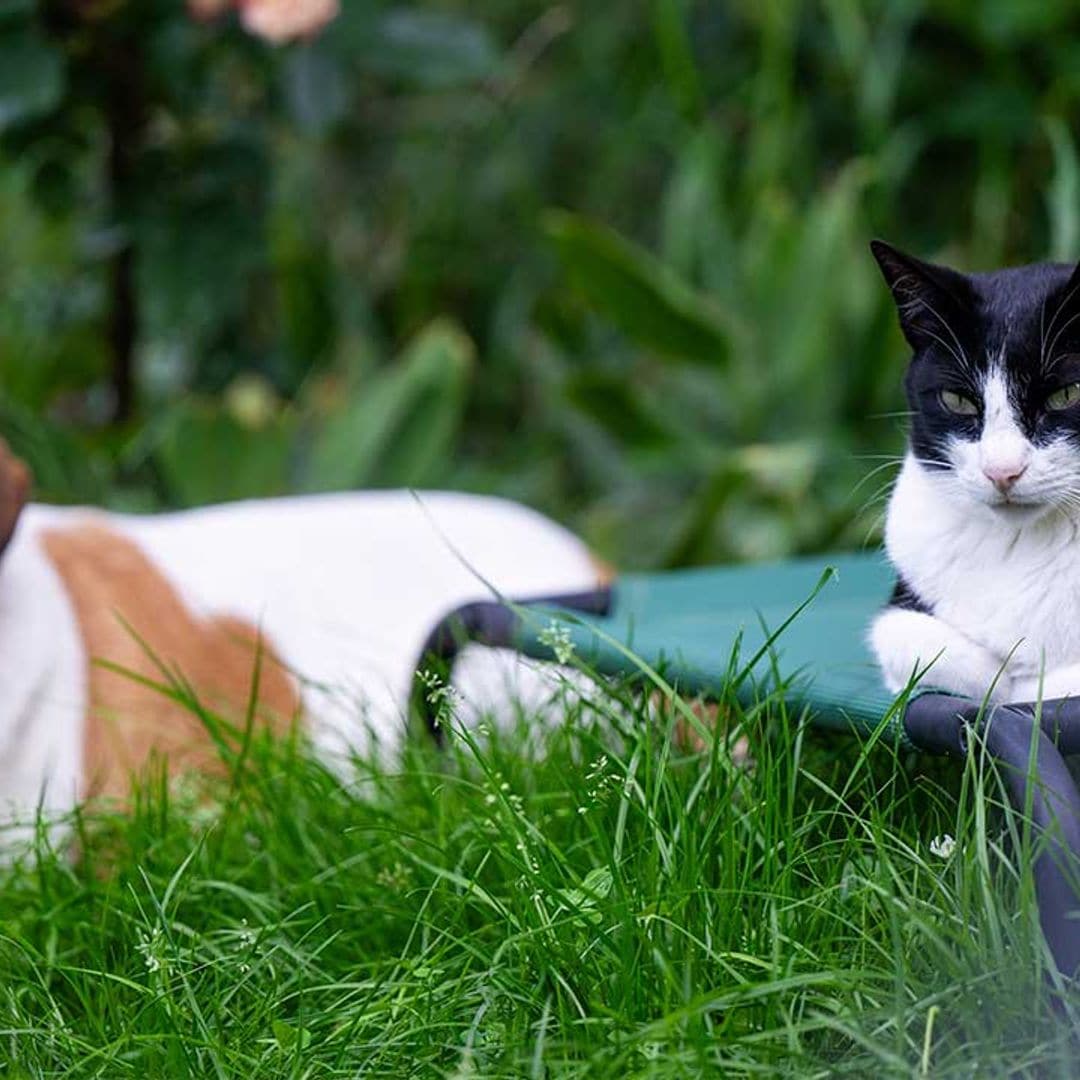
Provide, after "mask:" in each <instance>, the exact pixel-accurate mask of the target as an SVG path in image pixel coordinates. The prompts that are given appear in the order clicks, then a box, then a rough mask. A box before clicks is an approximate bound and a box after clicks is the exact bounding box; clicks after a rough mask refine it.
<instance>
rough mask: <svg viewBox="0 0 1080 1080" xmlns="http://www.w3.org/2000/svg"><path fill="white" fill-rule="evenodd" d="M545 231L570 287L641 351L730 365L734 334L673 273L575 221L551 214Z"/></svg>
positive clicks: (605, 231)
mask: <svg viewBox="0 0 1080 1080" xmlns="http://www.w3.org/2000/svg"><path fill="white" fill-rule="evenodd" d="M545 228H546V231H547V234H548V236H549V237H550V238H551V240H552V241H553V242H554V244H555V247H556V250H557V252H558V254H559V258H560V260H561V262H562V264H563V266H564V268H565V269H566V272H567V276H568V278H569V280H570V282H571V284H572V285H574V286H575V287H576V289H577V290H578V291H579V292H580V293H581V294H582V296H583V297H584V298H585V299H586V300H587V301H588V302H589V303H590V304H591V305H592V306H593V307H594V308H596V310H597V311H598V312H600V313H601V314H602V315H605V316H606V317H607V318H609V319H610V320H611V321H612V322H613V323H615V325H616V326H618V327H619V329H620V330H622V331H623V332H624V333H625V334H627V335H628V336H629V337H631V338H633V339H634V340H635V341H636V342H638V344H640V345H644V346H646V347H647V348H649V349H652V350H654V351H656V352H657V353H660V354H662V355H664V356H667V357H669V358H672V359H680V360H692V361H695V362H697V363H702V364H710V365H714V366H718V367H721V366H724V365H726V364H727V362H728V360H729V359H730V356H731V351H732V327H731V326H730V325H729V324H728V323H727V321H726V320H725V319H724V318H723V317H722V316H721V315H720V313H719V312H717V311H716V310H715V309H714V308H713V306H712V305H710V304H709V303H708V302H707V301H706V300H705V299H704V298H703V297H702V296H700V295H699V294H698V293H697V292H696V291H695V290H694V289H692V288H691V287H690V286H689V285H687V284H686V282H685V281H683V279H682V278H680V277H679V276H678V275H676V274H675V273H674V272H673V271H672V270H671V269H670V267H668V266H666V265H664V264H663V263H662V262H660V261H659V260H658V259H657V258H656V257H655V256H653V255H650V254H649V253H648V252H646V251H644V250H643V249H641V248H639V247H638V246H637V245H635V244H632V243H631V242H630V241H629V240H626V239H624V238H623V237H621V236H620V235H619V234H618V233H616V232H615V231H614V230H612V229H609V228H608V227H607V226H604V225H600V224H597V223H595V222H591V221H588V220H587V219H585V218H582V217H578V216H576V215H574V214H569V213H566V212H564V211H561V210H553V211H550V212H549V213H548V214H547V215H546V218H545Z"/></svg>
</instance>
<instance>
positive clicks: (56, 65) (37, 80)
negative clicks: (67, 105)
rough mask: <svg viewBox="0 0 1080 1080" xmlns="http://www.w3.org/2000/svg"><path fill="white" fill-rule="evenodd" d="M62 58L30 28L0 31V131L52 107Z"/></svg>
mask: <svg viewBox="0 0 1080 1080" xmlns="http://www.w3.org/2000/svg"><path fill="white" fill-rule="evenodd" d="M63 95H64V58H63V56H62V54H61V53H60V51H59V50H57V49H54V48H53V47H52V46H51V45H49V44H48V42H46V41H45V40H44V39H43V38H41V37H40V36H39V35H38V34H36V33H35V32H34V31H33V30H30V29H29V28H27V29H22V30H19V31H12V32H8V33H0V132H3V131H6V130H8V129H9V128H12V127H14V126H15V125H17V124H22V123H24V122H25V121H27V120H33V119H34V118H35V117H38V116H41V115H42V114H43V113H47V112H49V111H50V110H51V109H54V108H56V106H57V105H58V104H59V103H60V99H61V98H62V97H63Z"/></svg>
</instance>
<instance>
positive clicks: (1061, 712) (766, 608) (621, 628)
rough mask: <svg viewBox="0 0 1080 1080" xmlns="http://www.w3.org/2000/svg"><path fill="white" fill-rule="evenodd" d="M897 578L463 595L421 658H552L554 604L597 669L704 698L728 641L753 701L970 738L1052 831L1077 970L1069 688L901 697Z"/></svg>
mask: <svg viewBox="0 0 1080 1080" xmlns="http://www.w3.org/2000/svg"><path fill="white" fill-rule="evenodd" d="M892 587H893V573H892V571H891V569H890V568H889V566H888V564H887V563H886V561H885V559H884V556H882V555H881V554H872V555H845V556H836V557H832V558H829V559H824V558H813V559H795V560H790V561H787V562H782V563H773V564H768V565H760V566H739V567H728V568H720V569H698V570H683V571H674V572H669V573H660V574H627V575H625V576H621V577H619V578H618V579H617V581H616V582H615V583H613V584H612V585H611V586H608V587H605V588H602V589H597V590H596V591H594V592H588V593H581V594H576V595H572V596H561V597H543V598H535V597H534V598H509V599H508V602H501V601H497V600H492V601H484V602H480V603H471V604H467V605H465V606H463V607H461V608H459V609H457V610H456V611H453V612H450V613H448V614H447V616H446V617H445V618H444V619H443V620H442V621H441V622H440V623H439V625H438V626H437V627H435V628H434V630H433V631H432V633H431V634H430V635H429V637H428V639H427V642H426V644H425V648H424V650H423V655H422V656H421V658H420V666H421V667H424V666H427V665H429V664H431V663H432V662H433V661H435V662H438V663H440V664H441V665H444V666H445V667H447V668H449V667H452V665H453V662H454V658H455V656H456V655H457V653H458V652H459V651H460V650H461V648H463V647H464V645H465V644H467V643H469V642H477V643H481V644H486V645H490V646H496V647H502V648H513V649H516V650H518V651H519V652H521V653H523V654H525V655H528V656H530V657H535V658H537V659H541V660H551V659H553V650H552V646H551V643H550V638H549V635H548V634H546V633H545V632H544V631H545V628H546V627H547V626H548V625H549V622H550V618H551V617H558V616H559V615H560V614H562V615H565V616H568V617H567V618H566V619H565V620H563V621H562V622H561V625H562V626H563V627H564V628H565V631H566V632H567V633H568V634H569V636H570V640H571V641H572V642H573V644H574V646H575V652H576V654H577V656H579V657H580V658H581V659H582V660H583V661H584V662H585V663H586V664H587V665H588V666H589V667H590V668H592V669H594V670H596V671H599V672H602V673H605V674H611V675H622V676H625V675H633V674H636V673H638V672H639V671H640V665H639V663H638V662H637V661H635V659H634V658H635V657H636V658H638V659H639V660H640V661H644V662H645V663H647V664H649V665H650V666H652V667H654V668H659V669H660V670H662V671H663V673H664V676H665V678H667V679H668V681H670V682H671V683H672V684H673V685H675V686H676V687H677V688H678V689H679V690H680V692H683V693H687V694H702V695H705V696H709V695H710V693H718V692H720V690H721V688H722V687H724V686H725V685H727V684H728V683H729V681H730V678H731V657H732V653H733V650H734V649H735V647H736V645H738V652H739V657H740V658H741V659H740V663H742V664H743V665H744V666H745V667H748V670H747V672H746V677H745V678H743V679H742V681H741V683H740V684H739V687H738V692H739V694H740V695H743V696H745V697H746V699H747V700H748V701H750V700H754V699H755V698H759V697H760V695H761V694H762V693H768V692H770V691H775V690H777V689H780V690H781V692H782V693H783V695H784V697H785V700H786V701H788V703H789V704H790V705H791V706H793V707H795V708H802V707H806V708H808V709H809V714H810V715H811V717H812V721H813V723H814V724H815V725H817V726H821V727H829V728H834V729H841V730H845V731H849V732H852V733H854V734H857V735H862V736H871V735H876V736H877V737H879V738H885V739H893V740H899V741H900V742H902V743H904V744H906V745H909V746H911V747H913V748H915V749H918V750H921V751H925V752H927V753H931V754H949V755H954V756H964V755H965V754H966V753H967V751H968V744H969V741H970V740H971V737H972V735H973V734H976V735H977V736H978V738H979V740H980V741H981V743H982V745H983V746H984V747H985V749H986V751H987V752H988V753H989V754H990V755H991V756H993V757H994V758H996V759H997V761H998V762H999V763H1000V764H1001V765H1002V766H1003V774H1004V776H1005V779H1006V783H1007V784H1008V785H1009V790H1010V795H1011V797H1012V800H1013V803H1014V805H1015V806H1017V807H1018V808H1020V809H1024V808H1026V807H1028V805H1029V802H1030V812H1031V817H1032V820H1033V822H1034V824H1035V825H1036V827H1037V828H1038V829H1040V830H1045V831H1046V832H1047V841H1048V842H1047V843H1045V844H1043V845H1041V848H1040V854H1039V855H1038V856H1037V858H1036V862H1035V866H1034V874H1035V881H1036V888H1037V890H1038V901H1039V912H1040V918H1041V922H1042V927H1043V932H1044V933H1045V935H1046V939H1047V942H1048V944H1049V946H1050V949H1051V951H1052V953H1053V955H1054V958H1055V960H1056V962H1057V964H1058V967H1059V968H1060V969H1061V971H1062V972H1064V973H1065V974H1067V975H1073V974H1075V973H1076V972H1077V970H1078V969H1080V922H1077V918H1078V917H1080V892H1078V890H1077V885H1078V883H1080V792H1078V791H1077V788H1076V785H1075V784H1074V783H1073V780H1072V778H1071V776H1070V773H1069V771H1068V769H1067V768H1066V765H1065V762H1064V760H1063V755H1068V754H1075V753H1080V700H1072V699H1064V700H1060V701H1045V702H1043V703H1042V706H1041V708H1037V707H1036V706H1035V705H1034V704H1032V703H1016V704H1009V705H1002V706H997V707H996V708H992V709H983V707H982V703H981V702H978V701H975V700H972V699H968V698H962V697H954V696H951V695H947V694H940V693H933V692H922V693H917V694H915V695H912V697H911V698H910V700H908V701H906V702H903V701H901V702H900V703H899V704H897V702H896V698H895V695H893V694H890V693H889V691H888V690H886V688H885V687H884V686H883V685H882V683H881V680H880V678H879V676H878V672H877V668H876V666H875V664H874V661H873V658H872V656H871V655H870V653H869V651H868V649H867V645H866V629H867V627H868V625H869V623H870V620H871V618H872V617H873V614H874V612H875V611H877V610H878V609H879V608H880V607H881V606H882V605H883V604H884V603H885V602H886V600H887V599H888V596H889V594H890V592H891V590H892ZM793 613H797V614H795V617H794V618H792V615H793ZM544 639H547V641H546V642H545V640H544ZM628 652H629V653H631V654H632V655H628ZM740 670H741V669H740ZM778 678H779V679H780V687H779V688H778V686H777V682H776V680H777V679H778ZM429 720H430V717H429ZM1033 743H1034V755H1035V756H1034V769H1033V770H1032V769H1031V768H1030V763H1031V760H1032V758H1031V754H1032V748H1033Z"/></svg>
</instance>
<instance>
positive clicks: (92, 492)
mask: <svg viewBox="0 0 1080 1080" xmlns="http://www.w3.org/2000/svg"><path fill="white" fill-rule="evenodd" d="M200 6H201V5H200ZM210 6H211V7H227V6H229V5H227V4H225V3H221V4H218V3H217V2H216V0H214V3H212V4H210ZM1075 23H1076V15H1075V14H1074V11H1073V8H1072V5H1070V4H1068V3H1066V2H1065V0H1053V2H1046V3H1041V4H1038V5H1030V4H1024V5H1018V4H1015V3H1012V2H1010V0H984V2H982V3H980V4H977V5H965V4H959V3H956V2H954V0H791V2H775V3H767V4H764V5H762V4H748V3H743V2H741V0H738V2H733V3H730V4H724V5H716V4H707V3H703V2H697V0H634V2H631V3H626V4H621V5H616V6H614V7H613V6H611V5H606V6H597V5H587V4H576V3H567V4H559V5H555V6H548V5H545V4H540V3H537V2H534V0H514V2H510V0H500V2H499V3H494V4H489V5H486V6H485V7H484V9H483V11H479V10H478V9H477V8H476V6H475V5H466V4H464V3H462V2H460V0H447V2H442V3H438V4H436V3H435V2H434V0H432V2H425V3H420V2H415V3H413V4H412V5H402V4H396V3H395V4H389V3H383V2H381V0H371V2H365V3H363V4H359V3H357V4H347V5H344V6H343V10H342V11H341V13H340V15H339V16H338V17H337V18H336V19H335V20H334V21H333V22H331V23H329V25H327V26H326V27H325V28H324V29H323V30H322V32H321V33H320V34H318V35H317V36H315V37H310V38H308V39H305V40H302V41H298V42H295V43H293V44H290V45H285V46H282V47H273V46H271V45H269V44H267V43H266V42H263V41H261V40H259V39H258V38H256V37H253V36H251V34H249V33H247V32H246V31H245V30H244V28H243V26H242V25H241V24H240V21H239V20H238V18H237V17H236V16H235V15H226V16H223V17H222V18H218V19H216V20H197V19H195V18H192V17H191V16H190V15H189V14H188V13H187V12H186V11H184V10H183V8H182V6H181V5H180V4H179V3H178V2H174V0H169V2H166V0H152V2H148V3H140V4H135V3H134V2H133V0H112V2H110V3H93V4H88V3H82V2H79V3H76V2H75V0H13V2H9V3H4V4H0V152H2V153H4V154H5V160H6V162H7V165H6V166H5V168H4V170H3V171H2V172H0V226H2V228H3V235H4V237H5V243H4V245H3V246H2V249H0V385H2V387H3V392H4V401H3V402H2V408H3V417H4V418H7V417H9V416H10V417H11V418H12V419H11V420H10V421H8V420H6V419H5V421H4V432H5V434H6V433H10V434H11V435H12V436H13V438H14V439H15V441H17V442H19V444H20V446H21V447H22V449H23V450H24V451H26V452H27V453H28V454H29V455H30V456H31V457H32V458H33V462H34V464H35V466H36V467H37V471H38V475H39V482H40V488H41V491H42V492H43V494H45V495H47V496H50V497H53V498H60V499H98V498H102V497H105V498H107V499H108V500H109V501H111V502H113V503H114V504H117V505H124V506H156V505H160V504H163V503H164V504H184V503H188V502H192V501H201V500H203V499H207V498H221V497H233V496H236V495H241V494H247V493H250V494H257V493H265V492H272V491H278V490H282V489H283V488H301V489H320V488H325V487H329V486H337V485H342V484H361V483H362V484H374V485H380V484H398V483H404V482H409V483H419V484H425V485H453V486H462V487H467V488H472V489H477V490H485V491H496V492H499V493H503V494H508V495H511V496H514V497H517V498H519V499H523V500H525V501H528V502H531V503H533V504H535V505H537V506H539V507H540V508H542V509H545V510H547V511H549V512H552V513H554V514H556V515H557V516H559V517H560V518H563V519H564V520H567V521H568V522H569V523H571V524H572V525H574V526H575V527H576V528H578V529H579V530H580V531H582V532H584V533H585V534H587V535H588V537H589V539H590V540H591V541H592V542H593V544H594V545H595V546H597V547H599V548H600V549H602V550H603V552H604V553H605V554H607V555H608V556H610V557H612V558H614V559H615V560H616V561H617V562H619V563H621V564H623V565H635V564H638V565H640V564H646V565H671V564H675V563H683V562H695V561H715V560H718V559H726V558H741V557H762V556H765V555H770V554H782V553H785V552H788V551H791V550H796V549H815V548H823V547H826V546H833V545H858V544H861V543H863V542H865V541H866V540H867V539H869V538H872V537H873V535H874V530H875V527H876V526H875V521H876V517H877V510H878V509H879V506H878V504H877V495H878V494H879V493H880V489H881V488H883V486H884V484H885V482H886V481H887V479H888V475H887V472H888V470H887V466H888V463H889V460H890V458H891V456H892V455H895V453H896V452H897V450H898V449H899V446H900V429H901V426H902V425H901V424H900V423H899V421H898V419H897V417H896V415H895V414H896V413H897V410H898V409H900V408H901V396H900V390H899V382H900V373H901V370H902V363H903V347H902V343H901V341H900V339H899V335H898V334H897V333H896V331H895V328H894V326H893V317H892V313H891V311H890V309H889V303H888V300H887V298H886V296H885V291H884V289H883V287H882V286H881V284H880V282H879V281H878V280H877V277H876V271H875V269H874V268H873V266H872V263H871V261H870V259H869V257H868V255H867V253H866V241H867V239H868V238H869V237H870V236H871V235H873V234H874V233H882V234H884V235H886V236H888V237H889V238H890V239H892V240H894V241H896V242H898V243H900V244H901V245H904V246H907V247H910V248H912V249H914V250H916V251H918V252H919V253H922V254H925V255H930V256H935V255H938V256H941V257H942V258H946V259H951V260H953V261H955V262H957V263H959V264H961V265H964V266H968V267H977V266H988V265H992V264H995V263H998V262H1000V261H1003V260H1018V259H1031V258H1040V257H1046V256H1052V257H1055V258H1068V257H1074V256H1075V255H1076V254H1077V250H1076V244H1077V241H1078V237H1080V210H1078V205H1080V204H1078V201H1077V191H1078V184H1080V180H1078V176H1080V163H1078V159H1077V154H1076V147H1075V141H1074V137H1073V131H1074V128H1075V119H1076V112H1077V101H1078V96H1080V80H1078V79H1077V76H1076V72H1077V71H1078V70H1080V64H1078V63H1077V61H1078V60H1080V54H1078V50H1080V44H1077V42H1080V37H1078V36H1077V35H1076V34H1075V33H1073V32H1072V31H1074V30H1075V29H1076V28H1077V27H1076V25H1075ZM125 260H126V262H125ZM447 320H448V321H447ZM440 326H453V327H455V329H454V330H453V331H451V335H452V336H453V337H454V339H455V341H457V343H458V344H457V345H455V346H454V347H453V348H452V349H451V351H450V353H449V354H448V355H449V356H451V357H453V359H450V360H449V361H448V364H449V368H448V371H447V372H445V373H440V374H438V375H432V373H431V370H429V372H428V374H427V375H426V376H419V375H415V376H413V375H410V376H406V375H404V374H400V373H399V374H396V375H395V372H400V365H401V364H402V363H405V362H406V361H405V360H404V359H403V358H405V357H407V356H408V355H409V350H410V348H411V346H410V342H413V341H415V340H417V339H418V335H419V336H420V338H422V337H423V335H424V334H425V333H426V330H425V328H433V327H440ZM125 342H127V343H128V344H129V345H130V346H131V349H130V354H131V355H130V357H129V359H130V360H131V361H132V366H131V370H130V371H127V370H126V369H125V366H124V361H123V359H122V358H123V356H124V344H125ZM474 353H475V356H476V360H475V362H472V361H470V362H468V363H463V362H462V361H461V360H460V358H461V357H464V356H466V355H472V354H474ZM419 366H420V367H423V364H419ZM466 370H467V374H466ZM413 379H419V380H420V381H421V382H423V381H424V379H433V380H434V381H433V382H431V383H429V384H428V386H427V389H426V390H420V389H419V386H418V384H414V383H413V381H412V380H413ZM387 380H389V382H388V381H387ZM441 380H445V383H443V382H442V381H441ZM436 383H438V384H439V385H438V386H437V385H436ZM406 384H408V385H406ZM125 386H126V387H127V389H125ZM253 386H257V387H260V388H261V389H260V390H257V391H254V392H253V391H252V387H253ZM253 393H254V394H255V395H258V394H261V395H262V398H263V400H264V404H267V405H270V406H272V409H271V410H270V411H271V412H272V413H273V415H272V416H270V415H269V413H267V414H266V416H263V413H266V409H264V410H263V413H259V415H260V416H262V417H263V418H262V420H261V421H260V423H259V424H256V425H254V426H250V425H249V426H247V427H245V425H244V422H243V421H240V420H238V419H237V416H236V415H235V414H234V412H233V407H232V404H231V403H235V401H236V400H238V399H239V400H249V401H250V399H252V395H253ZM190 395H194V396H195V400H194V401H193V400H191V399H190ZM245 395H246V398H245ZM128 398H130V400H127V399H128ZM391 400H392V403H391V404H388V405H387V409H388V415H387V416H386V417H379V418H378V419H377V420H376V419H373V418H374V417H375V416H376V414H377V413H378V412H379V410H380V408H381V406H380V404H379V403H380V402H383V401H391ZM365 403H367V404H365ZM367 409H370V410H371V411H370V413H369V414H368V415H367V416H365V410H367ZM401 409H406V410H408V411H409V420H408V426H407V430H404V431H403V433H402V434H401V435H400V437H401V438H403V439H404V440H405V443H404V446H403V448H402V450H401V451H400V454H399V453H398V452H397V451H394V452H384V450H385V449H386V448H387V447H389V446H390V445H391V444H392V443H393V442H394V440H395V439H397V438H398V437H399V434H398V430H399V429H398V425H399V422H400V420H395V419H393V417H395V416H396V417H398V418H401V417H403V416H404V413H402V412H401V411H400V410H401ZM395 410H398V411H395ZM256 411H257V412H258V410H256ZM118 414H119V415H121V416H123V417H126V418H124V419H122V421H121V422H120V423H115V422H113V421H114V419H115V417H116V416H117V415H118ZM390 414H393V415H392V416H391V415H390ZM244 415H247V414H244ZM384 422H385V428H384V426H383V425H384ZM369 424H370V425H371V427H370V428H369V426H368V425H369ZM426 440H430V441H426ZM223 457H227V458H228V460H229V461H230V462H232V463H233V467H232V468H230V469H229V470H227V472H228V474H229V475H227V476H226V475H224V473H225V472H226V470H222V469H221V468H220V467H219V466H218V464H216V463H219V462H220V461H221V460H223ZM406 459H407V460H406ZM879 465H881V466H882V471H881V472H880V474H876V475H875V470H876V469H877V468H878V466H879ZM868 475H869V476H870V479H867V477H868ZM864 481H865V482H864Z"/></svg>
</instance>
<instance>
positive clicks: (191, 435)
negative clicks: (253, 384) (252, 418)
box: [154, 400, 293, 506]
mask: <svg viewBox="0 0 1080 1080" xmlns="http://www.w3.org/2000/svg"><path fill="white" fill-rule="evenodd" d="M163 427H164V430H163V433H162V435H161V437H160V442H159V443H158V445H157V447H156V448H155V450H154V460H155V462H156V463H157V465H158V468H159V469H160V470H161V473H162V476H163V478H164V480H165V483H166V485H167V486H168V489H169V492H170V494H171V495H172V498H173V500H174V501H176V502H177V503H179V504H180V505H182V506H202V505H204V504H206V503H214V502H224V501H227V500H230V499H243V498H251V497H259V496H270V495H280V494H282V493H283V492H284V491H286V490H287V488H288V486H289V483H288V481H289V463H290V459H291V455H292V444H293V425H292V423H291V417H290V416H289V415H288V414H284V415H281V416H277V417H274V418H273V419H269V418H268V419H267V421H266V422H265V423H264V424H263V425H262V426H252V425H249V424H246V423H244V422H242V420H241V419H238V418H237V417H235V416H233V415H232V414H231V413H230V412H227V411H225V410H224V409H223V408H221V407H220V406H219V405H217V404H212V403H209V402H205V401H200V400H191V401H185V402H183V403H182V404H179V405H177V406H175V407H174V409H173V411H172V413H171V414H170V415H169V416H168V417H167V418H166V421H165V423H164V425H163Z"/></svg>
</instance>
